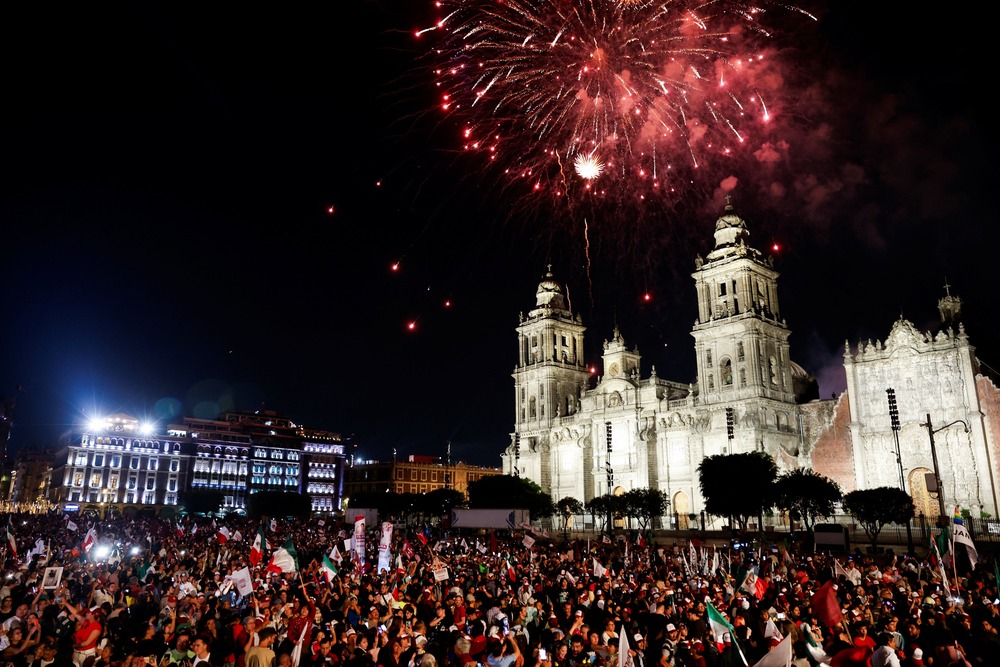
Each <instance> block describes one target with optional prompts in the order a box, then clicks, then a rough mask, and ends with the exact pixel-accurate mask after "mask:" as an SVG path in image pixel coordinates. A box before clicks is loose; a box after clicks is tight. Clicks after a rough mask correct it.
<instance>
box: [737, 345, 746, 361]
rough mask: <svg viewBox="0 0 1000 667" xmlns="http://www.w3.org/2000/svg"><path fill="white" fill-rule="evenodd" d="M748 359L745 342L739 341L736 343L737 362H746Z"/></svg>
mask: <svg viewBox="0 0 1000 667" xmlns="http://www.w3.org/2000/svg"><path fill="white" fill-rule="evenodd" d="M745 359H746V353H744V351H743V341H738V342H737V343H736V361H744V360H745Z"/></svg>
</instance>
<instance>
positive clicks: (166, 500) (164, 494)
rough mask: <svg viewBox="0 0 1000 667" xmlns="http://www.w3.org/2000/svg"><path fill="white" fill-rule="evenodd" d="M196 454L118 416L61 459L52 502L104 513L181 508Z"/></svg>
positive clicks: (99, 423) (91, 429) (94, 427)
mask: <svg viewBox="0 0 1000 667" xmlns="http://www.w3.org/2000/svg"><path fill="white" fill-rule="evenodd" d="M190 458H191V457H190V453H189V452H185V451H183V449H182V443H181V442H180V441H178V440H177V439H176V438H173V437H169V436H168V437H158V436H156V435H154V434H152V433H151V432H150V431H149V430H148V429H146V428H143V426H142V425H141V424H140V423H139V420H138V419H136V418H135V417H132V416H130V415H126V414H114V415H111V416H109V417H106V418H103V419H100V420H96V421H94V422H93V423H91V424H89V425H88V429H87V431H86V432H85V433H83V434H82V435H81V436H80V438H79V440H76V441H74V442H72V443H71V444H70V445H68V446H67V447H66V449H65V450H64V451H63V452H62V453H60V454H58V455H57V457H56V464H55V466H54V468H53V470H52V486H51V490H50V495H49V500H51V501H52V502H55V503H79V504H80V505H81V506H83V505H95V506H99V507H101V508H103V507H108V506H110V507H115V508H124V507H139V506H148V507H155V506H175V505H177V501H178V495H179V494H180V492H181V490H182V489H184V488H185V485H186V484H187V475H188V463H189V460H190Z"/></svg>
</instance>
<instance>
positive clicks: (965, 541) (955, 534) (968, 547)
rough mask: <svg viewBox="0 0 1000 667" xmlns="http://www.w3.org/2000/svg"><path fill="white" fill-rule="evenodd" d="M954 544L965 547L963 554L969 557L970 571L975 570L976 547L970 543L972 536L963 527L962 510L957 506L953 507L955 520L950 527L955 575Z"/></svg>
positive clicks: (976, 559) (977, 559)
mask: <svg viewBox="0 0 1000 667" xmlns="http://www.w3.org/2000/svg"><path fill="white" fill-rule="evenodd" d="M956 544H961V545H962V546H964V547H965V552H966V553H967V554H968V556H969V563H970V565H971V566H972V569H973V570H975V569H976V563H978V562H979V554H978V553H977V552H976V545H975V544H974V543H973V542H972V536H971V535H969V529H968V528H966V527H965V520H964V519H963V518H962V508H961V507H959V506H958V505H956V506H955V518H954V521H953V525H952V527H951V556H952V561H953V562H952V564H953V565H954V566H955V570H956V575H957V570H958V563H957V561H955V560H954V559H955V553H956V552H955V545H956Z"/></svg>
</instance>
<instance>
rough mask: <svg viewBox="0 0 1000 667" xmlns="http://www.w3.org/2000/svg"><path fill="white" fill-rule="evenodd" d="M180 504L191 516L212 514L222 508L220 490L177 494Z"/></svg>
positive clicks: (223, 498)
mask: <svg viewBox="0 0 1000 667" xmlns="http://www.w3.org/2000/svg"><path fill="white" fill-rule="evenodd" d="M179 495H180V498H179V500H180V504H181V505H183V506H184V509H185V510H186V511H188V512H189V513H191V514H214V513H216V512H218V511H219V510H220V509H221V508H222V501H223V500H225V497H226V494H224V493H223V492H222V489H190V490H188V491H184V492H182V493H180V494H179Z"/></svg>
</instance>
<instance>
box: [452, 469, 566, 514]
mask: <svg viewBox="0 0 1000 667" xmlns="http://www.w3.org/2000/svg"><path fill="white" fill-rule="evenodd" d="M469 507H470V508H473V509H498V508H505V507H518V508H524V509H527V510H528V512H529V513H530V514H531V518H532V519H538V518H542V517H547V516H552V515H553V514H554V513H555V511H556V506H555V503H553V502H552V497H551V496H550V495H549V494H547V493H545V492H544V491H542V488H541V487H540V486H538V484H536V483H535V482H533V481H531V480H530V479H527V478H525V477H515V476H513V475H489V476H486V477H482V478H480V479H477V480H476V481H474V482H470V483H469Z"/></svg>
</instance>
